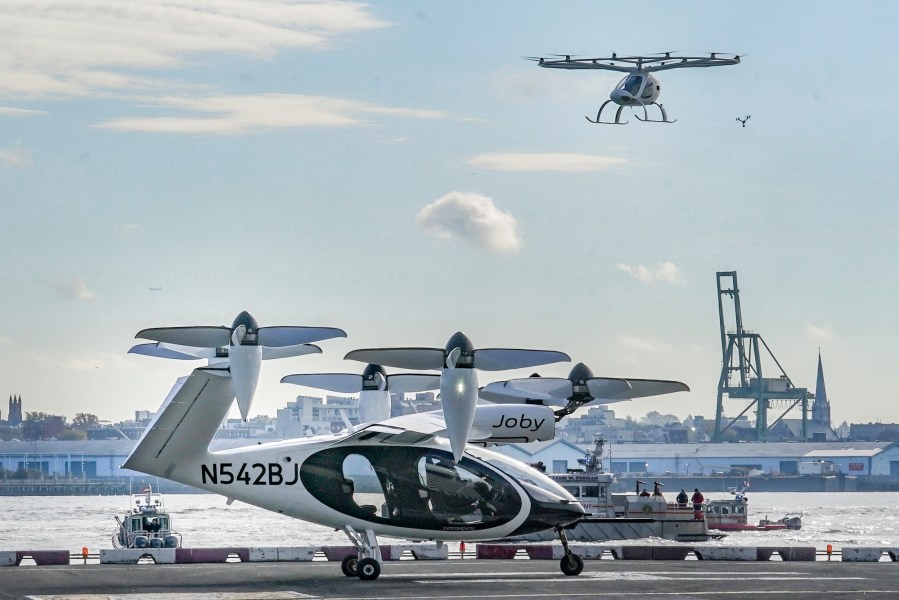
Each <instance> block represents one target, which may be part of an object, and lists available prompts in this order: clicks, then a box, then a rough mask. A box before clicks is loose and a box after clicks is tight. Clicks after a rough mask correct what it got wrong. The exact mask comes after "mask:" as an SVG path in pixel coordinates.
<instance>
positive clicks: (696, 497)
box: [690, 488, 705, 510]
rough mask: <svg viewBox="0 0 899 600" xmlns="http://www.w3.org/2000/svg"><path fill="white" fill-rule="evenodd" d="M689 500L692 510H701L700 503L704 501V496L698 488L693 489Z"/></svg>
mask: <svg viewBox="0 0 899 600" xmlns="http://www.w3.org/2000/svg"><path fill="white" fill-rule="evenodd" d="M690 500H691V501H692V502H693V510H702V503H703V502H704V501H705V497H704V496H703V495H702V492H700V491H699V488H696V489H694V490H693V497H692V498H691V499H690Z"/></svg>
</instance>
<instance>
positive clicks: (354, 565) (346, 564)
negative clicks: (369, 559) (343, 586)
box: [340, 556, 359, 577]
mask: <svg viewBox="0 0 899 600" xmlns="http://www.w3.org/2000/svg"><path fill="white" fill-rule="evenodd" d="M358 567H359V559H358V558H357V557H355V556H347V557H346V558H344V559H343V561H342V562H341V563H340V570H341V571H343V574H344V575H346V576H347V577H356V576H358V575H359V572H358Z"/></svg>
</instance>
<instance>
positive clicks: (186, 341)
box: [134, 327, 231, 348]
mask: <svg viewBox="0 0 899 600" xmlns="http://www.w3.org/2000/svg"><path fill="white" fill-rule="evenodd" d="M134 337H136V338H143V339H145V340H153V341H156V342H165V343H167V344H178V345H179V346H194V347H197V348H218V347H220V346H227V345H228V342H229V341H230V339H231V329H230V328H228V327H154V328H151V329H143V330H141V331H139V332H138V333H137V335H136V336H134Z"/></svg>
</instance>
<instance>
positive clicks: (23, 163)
mask: <svg viewBox="0 0 899 600" xmlns="http://www.w3.org/2000/svg"><path fill="white" fill-rule="evenodd" d="M0 163H2V164H4V165H7V166H10V167H17V168H25V167H30V166H31V150H27V149H25V148H20V147H18V146H16V147H15V148H0Z"/></svg>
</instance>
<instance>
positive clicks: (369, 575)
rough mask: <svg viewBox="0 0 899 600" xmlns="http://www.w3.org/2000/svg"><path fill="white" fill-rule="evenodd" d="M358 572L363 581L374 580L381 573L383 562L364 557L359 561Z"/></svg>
mask: <svg viewBox="0 0 899 600" xmlns="http://www.w3.org/2000/svg"><path fill="white" fill-rule="evenodd" d="M356 572H357V573H358V574H359V579H361V580H362V581H372V580H374V579H377V578H378V575H380V574H381V563H379V562H378V561H376V560H375V559H373V558H363V559H362V560H360V561H359V564H358V566H357V567H356Z"/></svg>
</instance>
